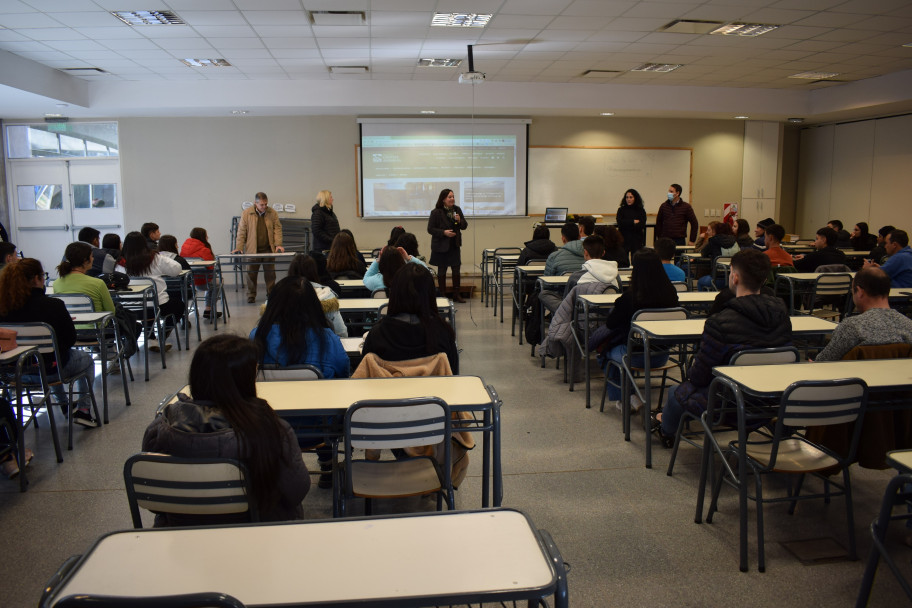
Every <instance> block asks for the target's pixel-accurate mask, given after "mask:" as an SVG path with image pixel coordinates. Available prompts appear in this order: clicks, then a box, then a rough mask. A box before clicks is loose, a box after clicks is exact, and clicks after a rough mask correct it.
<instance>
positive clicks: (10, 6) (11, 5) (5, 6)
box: [0, 0, 35, 14]
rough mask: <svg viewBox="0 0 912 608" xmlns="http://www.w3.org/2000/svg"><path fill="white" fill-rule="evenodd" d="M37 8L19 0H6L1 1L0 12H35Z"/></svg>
mask: <svg viewBox="0 0 912 608" xmlns="http://www.w3.org/2000/svg"><path fill="white" fill-rule="evenodd" d="M34 12H35V9H34V8H32V7H31V6H28V5H27V4H25V3H24V2H20V1H19V0H4V1H3V3H0V14H6V13H34Z"/></svg>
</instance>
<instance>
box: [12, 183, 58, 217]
mask: <svg viewBox="0 0 912 608" xmlns="http://www.w3.org/2000/svg"><path fill="white" fill-rule="evenodd" d="M18 194H19V210H20V211H47V210H49V209H62V208H63V188H62V187H61V186H60V184H46V185H42V186H19V187H18Z"/></svg>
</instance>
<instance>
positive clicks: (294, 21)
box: [242, 10, 311, 26]
mask: <svg viewBox="0 0 912 608" xmlns="http://www.w3.org/2000/svg"><path fill="white" fill-rule="evenodd" d="M242 15H243V16H244V18H246V19H247V21H248V22H249V23H250V25H254V26H256V25H307V26H309V25H311V23H310V17H309V16H308V15H307V12H306V11H300V10H299V11H244V12H243V13H242Z"/></svg>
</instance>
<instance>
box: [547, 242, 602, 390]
mask: <svg viewBox="0 0 912 608" xmlns="http://www.w3.org/2000/svg"><path fill="white" fill-rule="evenodd" d="M604 249H605V245H604V242H603V241H602V238H601V237H600V236H598V235H592V236H588V237H586V238H585V239H584V240H583V255H584V257H585V258H586V261H585V262H584V263H583V269H582V270H581V271H580V272H579V273H578V275H579V276H577V275H574V276H573V277H571V280H573V279H576V280H575V281H573V282H574V285H573V286H570V284H569V283H568V286H567V295H566V297H564V298H563V300H559V301H558V302H557V303H556V305H555V303H554V302H553V301H547V302H546V300H545V298H549V299H550V298H552V297H553V296H552V294H551V293H550V292H548V293H545V294H542V305H543V306H546V307H547V308H548V310H551V311H554V316H553V317H552V319H551V325H549V326H548V335H547V336H546V337H545V339H544V340H543V341H542V343H541V346H540V347H539V350H540V351H541V352H543V353H544V354H546V355H547V356H549V357H559V356H561V355H563V354H567V353H569V354H570V355H572V356H573V357H574V363H577V362H581V361H582V360H581V359H580V357H579V350H577V349H576V348H574V347H573V340H574V339H573V334H572V332H571V327H570V323H571V321H572V317H573V308H574V306H576V298H577V296H580V295H592V294H602V293H605V292H606V291H607V290H608V289H609V288H611V287H613V288H615V289H617V290H620V285H619V283H618V280H617V274H618V271H617V269H618V267H617V262H615V261H613V260H605V259H603V258H602V256H601V254H602V253H603V251H604ZM552 306H553V308H552ZM555 308H556V311H555ZM587 363H588V362H587ZM574 370H575V377H574V381H575V382H578V381H581V380H582V379H583V377H584V373H585V368H583V366H582V365H574Z"/></svg>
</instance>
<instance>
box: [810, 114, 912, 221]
mask: <svg viewBox="0 0 912 608" xmlns="http://www.w3.org/2000/svg"><path fill="white" fill-rule="evenodd" d="M910 167H912V116H897V117H893V118H881V119H876V120H865V121H860V122H853V123H846V124H840V125H827V126H824V127H815V128H808V129H804V130H803V131H802V132H801V151H800V154H799V172H798V213H797V223H798V230H799V231H800V233H801V234H802V236H809V235H813V234H814V233H815V232H816V231H817V229H818V228H820V227H822V226H825V225H826V223H827V221H828V220H831V219H839V220H841V221H842V223H843V224H844V225H845V227H846V230H849V231H851V230H852V226H853V225H854V224H855V223H856V222H868V224H869V226H870V228H871V231H872V232H873V231H875V230H877V229H878V228H880V227H881V226H884V225H886V224H892V225H894V226H896V227H898V228H902V229H904V230H909V229H910V228H912V205H910V204H909V203H908V202H907V200H908V198H909V195H908V190H909V186H908V180H909V169H910Z"/></svg>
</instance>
